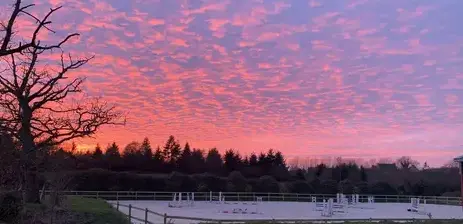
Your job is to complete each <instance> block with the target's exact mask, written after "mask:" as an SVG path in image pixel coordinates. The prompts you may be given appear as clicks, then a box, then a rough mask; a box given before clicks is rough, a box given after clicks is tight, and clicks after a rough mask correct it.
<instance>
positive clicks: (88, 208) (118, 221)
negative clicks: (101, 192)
mask: <svg viewBox="0 0 463 224" xmlns="http://www.w3.org/2000/svg"><path fill="white" fill-rule="evenodd" d="M65 203H66V205H67V207H68V209H69V210H70V211H72V212H75V213H78V214H85V215H86V217H88V218H89V219H91V222H90V223H94V224H106V223H108V224H109V223H111V224H129V223H130V222H129V220H128V219H127V218H126V217H125V215H123V214H122V213H120V212H118V211H116V210H115V209H114V208H113V207H111V206H110V205H109V204H108V203H106V202H105V201H103V200H99V199H91V198H83V197H74V196H71V197H68V198H67V200H66V202H65ZM89 221H90V220H89Z"/></svg>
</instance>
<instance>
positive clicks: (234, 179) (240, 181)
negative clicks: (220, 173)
mask: <svg viewBox="0 0 463 224" xmlns="http://www.w3.org/2000/svg"><path fill="white" fill-rule="evenodd" d="M230 184H231V185H233V187H231V186H229V185H230ZM246 184H247V181H246V178H245V177H244V176H243V175H242V174H241V172H240V171H233V172H231V173H230V175H228V184H227V191H237V192H243V191H245V190H246ZM229 188H232V189H233V190H229Z"/></svg>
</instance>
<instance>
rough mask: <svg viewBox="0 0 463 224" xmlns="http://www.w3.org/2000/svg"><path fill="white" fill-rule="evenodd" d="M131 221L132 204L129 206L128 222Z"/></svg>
mask: <svg viewBox="0 0 463 224" xmlns="http://www.w3.org/2000/svg"><path fill="white" fill-rule="evenodd" d="M131 221H132V204H129V222H131Z"/></svg>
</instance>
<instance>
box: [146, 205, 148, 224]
mask: <svg viewBox="0 0 463 224" xmlns="http://www.w3.org/2000/svg"><path fill="white" fill-rule="evenodd" d="M145 224H148V208H145Z"/></svg>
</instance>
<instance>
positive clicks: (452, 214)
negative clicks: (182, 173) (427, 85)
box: [111, 201, 463, 223]
mask: <svg viewBox="0 0 463 224" xmlns="http://www.w3.org/2000/svg"><path fill="white" fill-rule="evenodd" d="M111 202H112V203H115V201H111ZM169 202H170V201H119V204H121V205H129V204H131V205H132V206H136V207H138V208H143V209H145V208H148V209H149V210H150V211H154V212H158V213H167V214H168V215H169V216H186V217H197V218H209V219H242V220H249V219H277V220H278V219H369V218H372V219H412V218H417V219H423V218H428V215H426V214H425V213H431V214H432V218H434V219H463V210H462V208H461V207H460V206H452V205H434V204H422V205H420V206H421V210H422V211H423V212H424V213H422V214H417V213H414V212H409V211H407V209H408V208H410V203H373V204H368V203H359V204H357V205H350V206H349V207H348V209H347V213H335V214H334V215H333V216H331V217H324V216H322V215H321V212H320V211H315V209H316V204H315V203H310V202H272V201H270V202H267V201H264V202H259V203H258V204H257V205H253V204H252V203H251V202H247V203H246V204H244V202H236V203H234V202H227V204H225V203H222V204H218V203H215V202H208V201H195V202H194V205H193V206H191V207H182V208H171V207H169ZM119 210H120V211H121V212H123V213H125V214H128V208H126V207H122V206H120V207H119ZM233 210H242V211H244V210H247V211H248V212H257V214H241V213H240V214H233V213H232V211H233ZM224 212H228V213H224ZM132 216H133V217H138V218H141V219H144V217H145V213H144V211H140V210H135V209H133V210H132ZM148 220H149V221H150V222H154V223H163V218H162V217H159V216H155V215H153V214H149V217H148ZM170 221H171V223H197V222H198V221H191V220H176V219H172V220H170ZM133 223H141V222H137V221H133Z"/></svg>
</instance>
